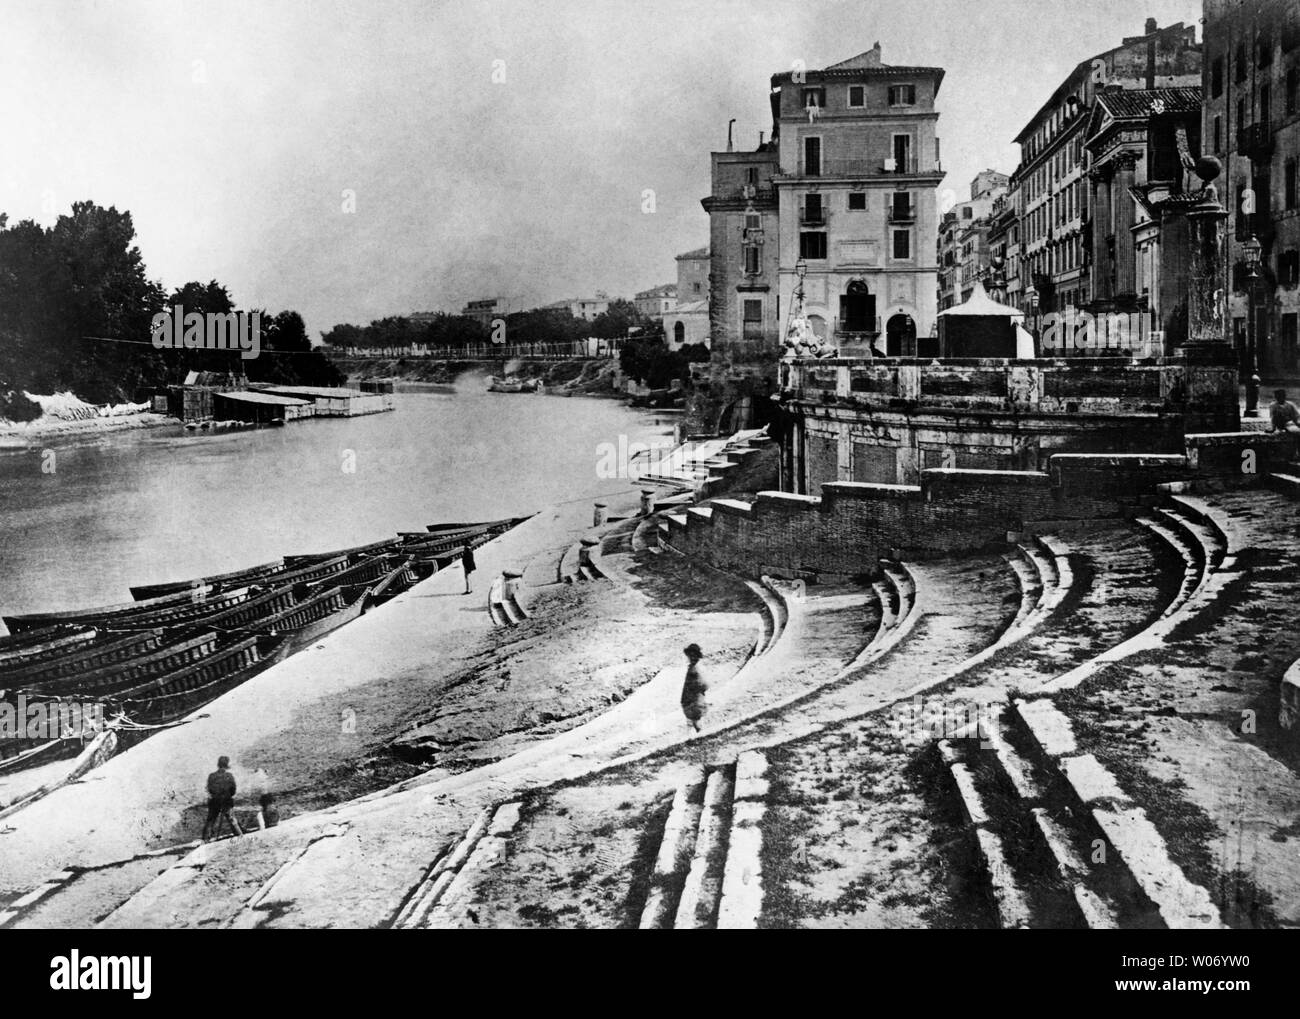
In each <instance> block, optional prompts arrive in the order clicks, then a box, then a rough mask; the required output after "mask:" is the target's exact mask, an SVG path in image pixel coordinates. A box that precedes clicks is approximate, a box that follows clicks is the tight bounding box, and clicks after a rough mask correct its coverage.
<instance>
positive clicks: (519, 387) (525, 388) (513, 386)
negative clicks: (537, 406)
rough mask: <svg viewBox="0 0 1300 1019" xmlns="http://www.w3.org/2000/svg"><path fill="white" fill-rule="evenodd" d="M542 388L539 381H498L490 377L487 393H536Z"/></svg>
mask: <svg viewBox="0 0 1300 1019" xmlns="http://www.w3.org/2000/svg"><path fill="white" fill-rule="evenodd" d="M541 388H542V380H541V379H524V380H519V379H499V378H497V377H496V376H495V375H494V376H492V379H491V381H490V382H489V383H488V392H489V393H536V392H538V391H539V390H540V389H541Z"/></svg>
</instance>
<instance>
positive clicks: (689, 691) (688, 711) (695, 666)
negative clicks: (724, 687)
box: [682, 644, 709, 732]
mask: <svg viewBox="0 0 1300 1019" xmlns="http://www.w3.org/2000/svg"><path fill="white" fill-rule="evenodd" d="M683 653H684V654H685V655H686V660H687V661H688V662H689V663H690V664H689V665H687V666H686V682H684V683H683V684H682V714H683V715H685V716H686V721H688V722H690V723H691V725H692V726H693V727H694V729H695V731H696V732H699V731H700V719H701V718H703V717H704V712H705V711H706V710H708V704H707V703H706V702H705V699H704V694H705V691H707V690H708V689H709V684H708V683H706V682H705V681H704V676H703V674H702V673H701V671H700V659H701V658H703V657H704V652H703V651H701V650H700V645H698V644H689V645H687V646H686V648H685V650H684V652H683Z"/></svg>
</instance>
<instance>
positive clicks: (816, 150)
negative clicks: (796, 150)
mask: <svg viewBox="0 0 1300 1019" xmlns="http://www.w3.org/2000/svg"><path fill="white" fill-rule="evenodd" d="M803 172H804V175H805V176H807V177H820V176H821V175H822V140H821V139H820V138H805V139H804V140H803Z"/></svg>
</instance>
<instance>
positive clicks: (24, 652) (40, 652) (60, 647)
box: [0, 626, 103, 675]
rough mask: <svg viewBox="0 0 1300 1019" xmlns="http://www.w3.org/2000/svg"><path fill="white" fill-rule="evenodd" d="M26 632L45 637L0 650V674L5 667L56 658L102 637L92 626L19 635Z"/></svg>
mask: <svg viewBox="0 0 1300 1019" xmlns="http://www.w3.org/2000/svg"><path fill="white" fill-rule="evenodd" d="M28 634H44V635H45V639H43V640H41V641H38V642H32V643H29V644H20V645H17V646H10V647H8V648H6V649H4V650H0V675H2V674H3V673H4V671H5V670H6V669H16V668H23V667H25V666H27V665H31V664H33V663H35V662H40V661H46V660H48V659H50V658H58V657H59V656H60V655H66V654H70V653H71V652H73V651H77V650H80V649H82V648H84V647H86V646H87V645H89V644H92V643H94V642H95V641H96V640H101V639H103V638H102V634H101V633H100V631H99V630H97V629H96V628H95V627H93V626H88V627H85V628H84V629H68V628H66V627H62V626H56V627H52V628H50V629H46V630H28V631H27V633H26V634H21V636H24V637H25V636H27V635H28Z"/></svg>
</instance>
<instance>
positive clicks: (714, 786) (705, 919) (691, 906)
mask: <svg viewBox="0 0 1300 1019" xmlns="http://www.w3.org/2000/svg"><path fill="white" fill-rule="evenodd" d="M733 788H734V782H733V779H732V776H731V774H730V769H728V768H715V769H714V770H713V771H711V772H709V777H708V781H707V783H706V784H705V787H704V805H703V807H702V809H701V811H700V820H699V827H698V829H697V831H696V835H695V847H694V851H693V853H692V855H691V863H690V867H689V868H688V869H687V871H686V881H685V883H684V884H683V885H682V895H681V899H680V900H679V901H678V903H677V913H676V915H675V916H674V918H673V927H674V928H676V929H678V930H701V929H705V928H709V927H713V926H714V925H715V923H716V920H717V915H718V899H719V896H720V895H721V894H722V880H723V865H724V861H725V859H726V851H727V849H726V847H727V837H728V834H729V832H730V830H731V806H732V791H733Z"/></svg>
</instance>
